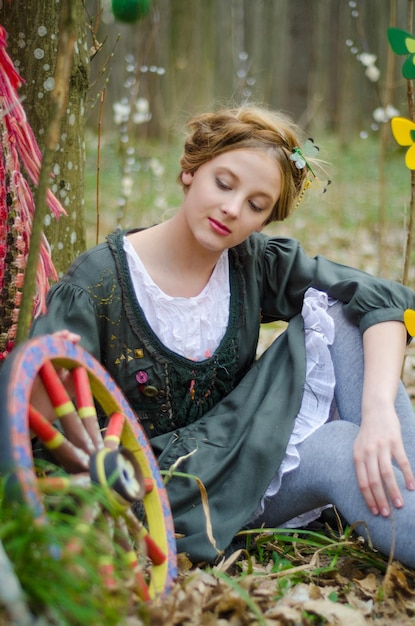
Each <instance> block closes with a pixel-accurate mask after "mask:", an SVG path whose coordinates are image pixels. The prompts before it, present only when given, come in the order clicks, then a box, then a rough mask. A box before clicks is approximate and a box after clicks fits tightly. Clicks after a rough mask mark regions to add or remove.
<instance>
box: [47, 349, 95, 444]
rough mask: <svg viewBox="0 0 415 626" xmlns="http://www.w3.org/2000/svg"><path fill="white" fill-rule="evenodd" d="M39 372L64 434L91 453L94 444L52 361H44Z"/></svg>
mask: <svg viewBox="0 0 415 626" xmlns="http://www.w3.org/2000/svg"><path fill="white" fill-rule="evenodd" d="M39 374H40V377H41V379H42V382H43V384H44V386H45V389H46V391H47V393H48V396H49V398H50V400H51V402H52V405H53V407H54V409H55V414H56V417H57V418H58V419H59V420H60V423H61V424H62V427H63V429H64V431H65V435H66V436H67V438H68V439H69V441H71V442H72V443H73V444H74V445H75V446H76V447H77V448H81V449H82V450H84V451H85V452H87V453H88V454H92V453H93V452H94V450H95V447H94V444H93V443H92V441H91V438H90V436H89V435H88V433H87V431H86V430H85V429H84V427H83V425H82V422H81V420H80V418H79V416H78V414H77V412H76V409H75V406H74V404H73V402H72V400H71V398H70V397H69V395H68V392H67V391H66V389H65V386H64V384H63V383H62V381H61V379H60V378H59V375H58V373H57V371H56V370H55V368H54V367H53V365H52V363H51V362H50V361H46V362H45V363H44V364H43V365H42V367H41V369H40V370H39Z"/></svg>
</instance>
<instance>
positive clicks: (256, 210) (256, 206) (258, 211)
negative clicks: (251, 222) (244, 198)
mask: <svg viewBox="0 0 415 626" xmlns="http://www.w3.org/2000/svg"><path fill="white" fill-rule="evenodd" d="M249 206H250V207H251V209H252V210H253V211H255V212H256V213H261V211H263V210H264V209H263V208H262V207H260V206H258V205H257V204H255V202H252V200H249Z"/></svg>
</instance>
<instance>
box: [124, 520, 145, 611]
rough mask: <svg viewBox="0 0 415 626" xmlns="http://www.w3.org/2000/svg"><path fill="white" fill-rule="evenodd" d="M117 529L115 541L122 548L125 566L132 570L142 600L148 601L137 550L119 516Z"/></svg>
mask: <svg viewBox="0 0 415 626" xmlns="http://www.w3.org/2000/svg"><path fill="white" fill-rule="evenodd" d="M117 529H118V533H117V542H118V543H119V545H120V546H121V547H122V548H123V550H124V554H123V560H124V562H125V564H126V565H127V567H130V568H131V570H132V572H133V575H134V580H135V584H136V588H137V592H138V595H139V596H140V598H141V599H142V600H144V601H145V602H148V601H149V600H151V597H150V590H149V588H148V585H147V583H146V581H145V578H144V575H143V572H142V568H141V566H140V563H139V561H138V557H137V552H136V551H135V550H134V548H133V547H132V545H131V540H130V536H129V534H128V528H127V525H126V523H125V520H123V519H122V518H121V517H119V518H118V519H117Z"/></svg>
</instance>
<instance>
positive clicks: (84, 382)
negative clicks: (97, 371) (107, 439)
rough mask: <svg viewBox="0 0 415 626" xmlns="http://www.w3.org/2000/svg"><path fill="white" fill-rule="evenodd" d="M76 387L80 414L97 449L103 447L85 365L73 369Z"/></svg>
mask: <svg viewBox="0 0 415 626" xmlns="http://www.w3.org/2000/svg"><path fill="white" fill-rule="evenodd" d="M71 374H72V380H73V382H74V388H75V398H76V406H77V408H78V415H79V417H80V418H81V420H82V423H83V425H84V427H85V430H86V431H87V433H88V435H89V436H90V438H91V441H92V442H93V444H94V447H95V449H96V450H100V449H101V448H102V447H103V445H104V444H103V441H102V434H101V430H100V428H99V424H98V417H97V411H96V408H95V404H94V398H93V396H92V392H91V387H90V384H89V378H88V373H87V371H86V369H85V368H84V367H81V366H79V367H74V369H73V370H72V371H71Z"/></svg>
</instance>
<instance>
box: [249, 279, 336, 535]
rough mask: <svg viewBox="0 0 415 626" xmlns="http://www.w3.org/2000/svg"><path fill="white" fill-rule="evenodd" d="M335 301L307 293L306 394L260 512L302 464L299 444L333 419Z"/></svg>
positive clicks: (300, 520) (307, 518)
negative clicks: (331, 311)
mask: <svg viewBox="0 0 415 626" xmlns="http://www.w3.org/2000/svg"><path fill="white" fill-rule="evenodd" d="M335 302H336V301H335V300H332V299H331V298H329V297H328V296H327V294H326V293H324V292H323V291H317V289H313V288H310V289H308V290H307V292H306V293H305V296H304V302H303V308H302V311H301V315H302V316H303V319H304V330H305V349H306V379H305V385H304V395H303V399H302V403H301V407H300V411H299V413H298V415H297V417H296V419H295V423H294V430H293V432H292V434H291V437H290V439H289V442H288V446H287V450H286V453H285V457H284V459H283V461H282V463H281V465H280V468H279V470H278V473H277V474H276V475H275V477H274V478H273V480H272V481H271V483H270V485H269V486H268V489H267V490H266V492H265V494H264V497H263V498H262V501H261V503H260V507H259V509H258V512H257V513H258V515H259V514H261V513H262V512H263V510H264V499H265V498H271V497H275V496H276V494H277V493H278V491H279V489H280V487H281V481H282V477H283V476H284V474H286V473H287V472H291V471H292V470H294V469H295V468H296V467H298V465H299V464H300V455H299V453H298V450H297V446H298V445H299V444H300V443H301V442H302V441H304V440H305V439H306V438H307V437H309V436H310V435H311V434H312V433H313V432H314V431H316V430H317V428H319V427H320V426H322V425H323V424H325V423H326V422H327V421H328V420H329V418H330V410H331V406H332V401H333V394H334V385H335V376H334V369H333V363H332V360H331V355H330V352H329V348H328V346H329V345H331V344H332V343H333V341H334V322H333V319H332V318H331V317H330V315H329V314H328V313H327V311H328V308H329V306H331V305H332V304H334V303H335ZM325 508H327V507H326V506H324V507H321V508H319V509H314V510H313V511H309V512H307V513H304V514H303V515H299V516H298V517H295V518H294V519H292V520H289V521H287V522H286V523H285V524H283V526H285V527H287V528H296V527H298V526H305V525H306V524H309V523H310V522H311V521H313V520H314V519H316V518H317V517H319V515H320V514H321V511H322V510H323V509H325Z"/></svg>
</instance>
